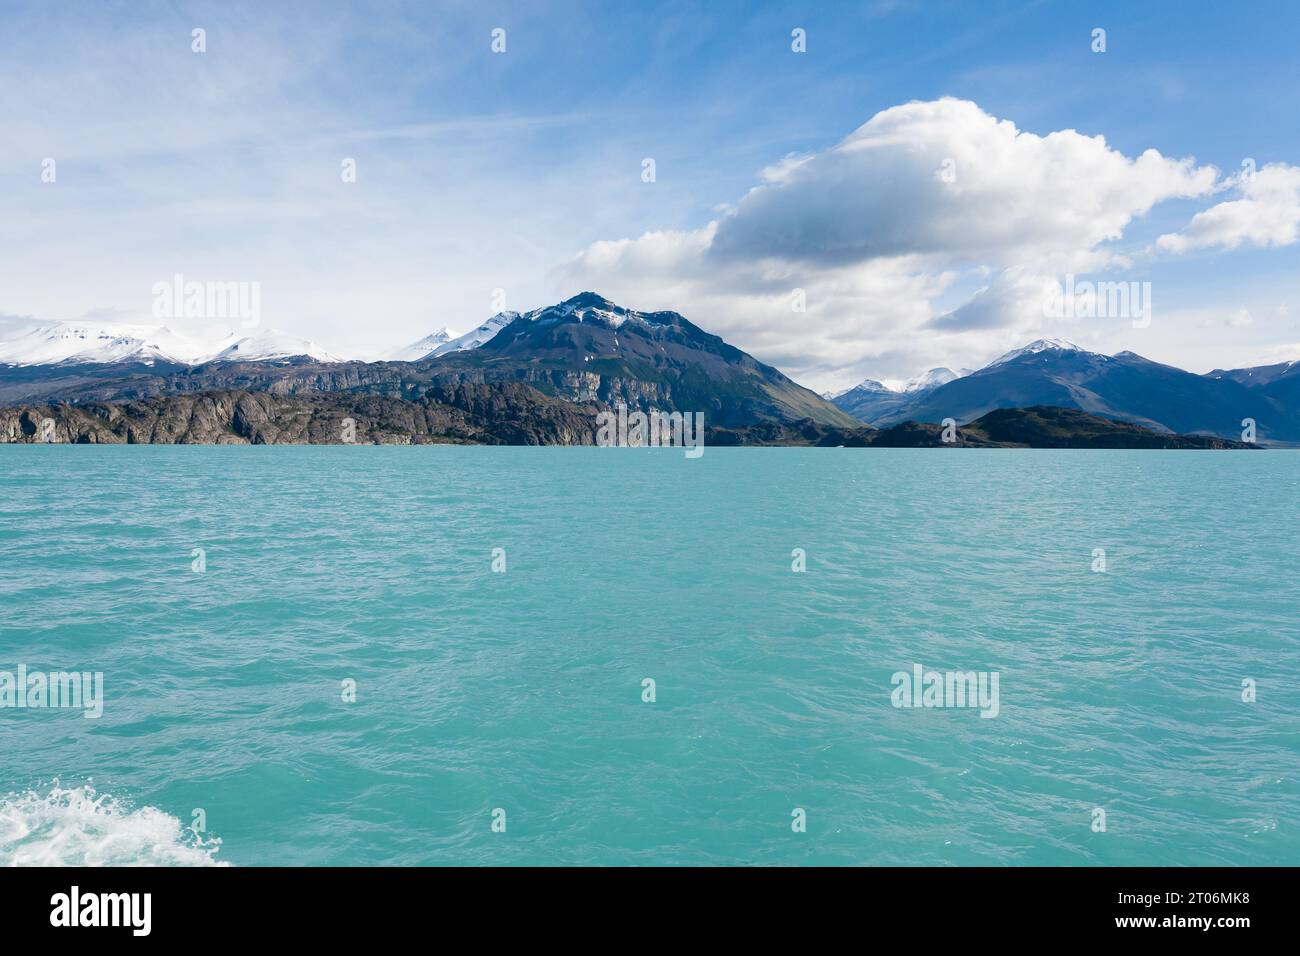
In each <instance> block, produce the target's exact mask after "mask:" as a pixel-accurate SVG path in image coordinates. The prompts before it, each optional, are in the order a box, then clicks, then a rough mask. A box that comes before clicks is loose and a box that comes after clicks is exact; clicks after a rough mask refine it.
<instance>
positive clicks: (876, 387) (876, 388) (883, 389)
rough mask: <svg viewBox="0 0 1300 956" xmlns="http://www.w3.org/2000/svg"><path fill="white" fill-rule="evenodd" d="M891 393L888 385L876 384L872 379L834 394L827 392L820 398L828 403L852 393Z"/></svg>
mask: <svg viewBox="0 0 1300 956" xmlns="http://www.w3.org/2000/svg"><path fill="white" fill-rule="evenodd" d="M892 391H893V389H892V388H890V387H889V386H888V385H886V384H884V383H883V382H877V381H876V380H875V379H874V378H868V379H864V380H863V381H861V382H859V383H858V384H857V385H854V386H853V387H852V388H846V389H844V390H843V391H841V392H834V393H831V392H827V393H826V394H825V395H823V396H822V397H823V398H825V399H826V400H827V401H830V400H831V399H835V398H839V397H840V396H841V395H848V394H850V393H852V392H860V393H862V394H875V393H877V392H879V393H888V392H892Z"/></svg>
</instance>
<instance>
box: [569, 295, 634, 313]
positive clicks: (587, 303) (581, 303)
mask: <svg viewBox="0 0 1300 956" xmlns="http://www.w3.org/2000/svg"><path fill="white" fill-rule="evenodd" d="M552 308H555V309H564V310H566V311H569V312H573V311H575V310H577V309H605V310H607V311H610V312H612V311H614V310H615V309H619V310H620V311H626V310H625V309H621V308H620V307H619V306H617V305H615V304H614V303H613V302H611V301H610V300H609V299H607V298H605V297H604V296H603V295H601V294H600V293H599V292H579V293H578V294H577V295H575V296H571V297H569V298H567V299H565V300H564V301H563V302H560V303H559V304H557V305H554V306H552Z"/></svg>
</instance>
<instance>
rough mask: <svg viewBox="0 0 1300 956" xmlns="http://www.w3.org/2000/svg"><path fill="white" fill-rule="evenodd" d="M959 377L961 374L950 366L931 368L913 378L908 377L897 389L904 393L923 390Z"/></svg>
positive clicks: (945, 383)
mask: <svg viewBox="0 0 1300 956" xmlns="http://www.w3.org/2000/svg"><path fill="white" fill-rule="evenodd" d="M959 378H961V376H960V375H958V374H957V373H956V372H954V371H953V370H952V369H950V368H932V369H930V370H929V371H928V372H923V373H922V374H920V375H917V376H915V377H914V378H909V379H908V380H907V381H906V382H904V383H903V387H902V388H901V389H899V391H901V392H903V393H904V394H907V393H911V392H920V391H925V390H927V389H931V388H938V387H939V386H940V385H947V384H948V383H949V382H953V381H956V380H957V379H959Z"/></svg>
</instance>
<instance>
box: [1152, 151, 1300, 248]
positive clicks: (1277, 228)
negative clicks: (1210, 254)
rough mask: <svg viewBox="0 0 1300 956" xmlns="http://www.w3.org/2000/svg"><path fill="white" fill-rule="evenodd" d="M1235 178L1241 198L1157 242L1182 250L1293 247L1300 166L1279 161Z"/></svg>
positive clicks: (1299, 221)
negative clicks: (1244, 245)
mask: <svg viewBox="0 0 1300 956" xmlns="http://www.w3.org/2000/svg"><path fill="white" fill-rule="evenodd" d="M1232 182H1233V185H1235V187H1236V188H1237V190H1238V191H1239V192H1240V193H1241V198H1240V199H1232V200H1229V201H1227V202H1221V203H1219V204H1218V205H1216V206H1211V207H1210V208H1209V209H1206V210H1205V211H1204V212H1198V213H1197V214H1196V215H1195V216H1193V217H1192V221H1191V222H1190V223H1188V225H1187V228H1186V229H1185V230H1183V231H1182V232H1172V233H1167V234H1166V235H1163V236H1161V237H1160V238H1159V239H1157V240H1156V246H1157V247H1158V248H1160V249H1162V250H1164V251H1166V252H1173V253H1182V252H1188V251H1190V250H1193V249H1207V248H1219V249H1235V248H1237V247H1238V246H1240V245H1242V244H1243V243H1245V244H1249V245H1254V246H1289V245H1291V244H1292V243H1293V242H1295V241H1296V239H1297V238H1298V237H1300V167H1296V166H1289V165H1287V164H1286V163H1274V164H1270V165H1268V166H1265V167H1264V168H1263V169H1261V170H1259V171H1258V172H1256V173H1255V174H1254V175H1253V176H1247V175H1239V176H1236V177H1234V178H1233V181H1232Z"/></svg>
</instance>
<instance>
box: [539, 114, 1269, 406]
mask: <svg viewBox="0 0 1300 956" xmlns="http://www.w3.org/2000/svg"><path fill="white" fill-rule="evenodd" d="M1260 175H1261V178H1262V176H1263V173H1262V172H1261V174H1260ZM1217 179H1218V173H1217V171H1216V170H1215V169H1214V167H1212V166H1198V165H1197V164H1196V163H1195V161H1194V160H1192V159H1172V158H1169V157H1166V156H1163V155H1161V154H1160V153H1159V152H1157V151H1155V150H1152V149H1149V150H1147V151H1146V152H1143V153H1142V154H1140V155H1138V156H1136V157H1129V156H1125V155H1124V154H1123V153H1121V152H1119V151H1118V150H1116V149H1114V148H1112V147H1111V146H1109V145H1107V143H1106V141H1105V139H1104V138H1103V137H1101V136H1086V135H1084V134H1082V133H1079V132H1076V131H1075V130H1061V131H1057V132H1052V133H1049V134H1047V135H1045V136H1040V135H1037V134H1035V133H1030V132H1026V131H1023V130H1020V129H1018V128H1017V127H1016V126H1015V124H1014V123H1012V122H1011V121H1009V120H1005V119H999V118H997V117H994V116H991V115H990V114H988V113H986V112H985V111H984V110H982V109H981V108H980V107H979V106H978V105H976V104H975V103H972V102H969V101H965V100H958V99H952V98H944V99H940V100H935V101H932V102H912V103H906V104H903V105H901V106H895V107H892V108H890V109H887V110H884V111H882V112H880V113H877V114H876V115H875V116H873V117H872V118H871V119H870V120H869V121H868V122H866V123H865V124H863V125H862V126H860V127H859V128H858V129H856V130H854V131H853V132H852V133H851V134H850V135H849V136H848V137H846V138H845V139H844V140H843V141H841V142H840V143H838V144H836V145H834V146H832V147H830V148H828V149H826V150H824V151H821V152H817V153H812V154H802V155H798V156H791V157H787V158H785V159H783V160H781V161H780V162H778V163H776V164H775V165H773V166H771V167H769V168H768V169H766V170H764V171H763V173H762V175H761V181H760V182H759V183H758V184H757V185H756V186H754V188H752V189H751V190H750V191H749V192H748V193H747V194H746V195H745V196H744V197H742V198H741V199H740V201H739V202H737V203H735V205H734V206H730V207H727V211H726V212H725V213H724V214H723V215H721V216H720V217H719V218H718V219H717V220H715V221H714V222H711V223H709V224H708V225H707V226H704V227H702V228H700V229H696V230H687V231H677V232H652V233H647V234H646V235H644V236H642V237H640V238H636V239H621V240H616V241H606V242H597V243H594V244H593V245H591V246H590V247H588V248H587V249H586V250H584V251H583V252H582V253H581V254H579V255H578V256H577V257H575V258H574V259H573V260H572V261H570V262H569V263H567V264H565V265H564V266H563V267H562V268H561V270H560V272H561V274H562V278H564V279H565V280H566V281H570V282H575V283H577V284H579V285H581V286H582V287H583V288H593V289H598V290H600V291H602V292H605V293H606V294H608V295H611V296H612V297H614V298H615V299H619V298H620V297H628V298H629V301H631V302H635V303H636V304H637V305H638V307H654V308H676V309H678V310H679V311H684V312H686V313H687V315H688V317H690V318H692V319H693V320H694V321H696V322H697V323H698V324H700V325H702V326H704V327H705V328H707V329H710V330H711V331H715V332H718V333H719V334H722V335H724V336H725V337H728V338H729V339H731V340H732V341H734V342H735V344H737V345H738V346H740V347H741V348H745V349H746V350H748V351H751V352H754V353H755V354H756V355H758V356H759V357H760V358H762V359H764V360H765V361H769V362H773V363H775V364H778V365H780V367H782V368H784V369H787V370H789V371H790V372H791V373H792V374H793V375H794V376H795V377H796V378H799V377H800V376H806V377H809V378H811V379H813V380H820V381H827V380H828V379H830V378H832V377H834V378H836V379H840V380H847V379H849V378H851V377H852V374H854V370H856V369H859V368H878V367H879V366H878V361H879V360H880V359H881V358H882V357H883V356H893V357H895V358H897V359H898V360H899V361H900V362H901V361H911V360H912V359H909V358H907V357H908V356H916V357H917V359H916V360H917V361H920V360H921V359H920V358H919V357H920V356H921V355H924V356H925V359H924V361H934V360H935V359H942V358H944V357H945V354H947V355H948V356H950V357H951V359H952V360H954V361H959V363H960V364H967V362H966V361H965V360H964V359H965V358H968V357H969V355H970V353H971V352H973V351H987V350H992V349H995V348H1001V347H1003V346H1006V345H1007V343H1010V345H1015V344H1017V342H1016V339H1017V336H1019V335H1020V334H1021V333H1023V332H1024V331H1026V330H1032V329H1034V328H1036V326H1037V325H1039V324H1041V322H1042V312H1043V310H1042V295H1043V288H1044V284H1045V283H1046V282H1049V281H1051V280H1052V279H1054V278H1055V277H1056V276H1058V275H1061V274H1063V273H1065V272H1067V271H1073V272H1085V271H1088V270H1095V269H1098V268H1103V267H1105V266H1107V265H1109V266H1110V267H1111V268H1116V269H1123V268H1125V267H1126V265H1127V260H1126V259H1124V258H1123V257H1122V256H1118V255H1116V254H1115V253H1114V252H1113V251H1112V250H1111V249H1110V248H1108V244H1110V243H1112V242H1114V241H1115V240H1119V239H1121V238H1122V237H1123V235H1124V232H1125V230H1126V229H1127V227H1128V226H1129V224H1130V223H1131V222H1132V221H1133V220H1134V219H1135V218H1138V217H1140V216H1142V215H1144V214H1145V213H1146V212H1147V211H1148V210H1150V209H1151V207H1152V206H1154V205H1155V204H1157V203H1159V202H1162V201H1164V200H1168V199H1173V198H1177V197H1197V196H1203V195H1207V194H1209V193H1211V192H1212V191H1213V190H1214V189H1215V185H1216V181H1217ZM976 274H993V275H994V278H993V279H992V280H991V281H989V282H987V283H985V284H984V286H983V287H982V288H980V289H979V290H977V291H974V292H973V295H972V297H971V298H969V301H967V302H966V303H965V304H964V305H963V304H960V303H955V304H954V303H948V304H947V307H946V308H941V307H939V306H938V305H936V299H939V298H940V297H941V296H943V295H944V294H945V293H946V292H950V291H951V290H952V289H953V288H954V283H956V282H957V280H958V279H960V278H961V277H963V276H968V277H969V276H975V275H976ZM795 289H803V290H804V292H805V296H806V301H807V310H806V312H804V313H797V312H792V309H791V306H790V303H791V297H792V294H793V290H795ZM968 294H971V293H968ZM943 333H948V334H949V338H950V341H949V342H948V345H947V347H948V349H949V351H948V352H947V353H945V352H944V351H943V349H944V344H943V342H942V338H943ZM953 337H958V338H961V341H956V340H955V339H953ZM1008 347H1009V346H1008Z"/></svg>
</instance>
